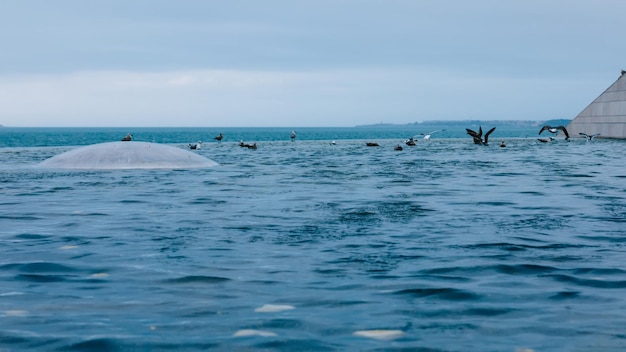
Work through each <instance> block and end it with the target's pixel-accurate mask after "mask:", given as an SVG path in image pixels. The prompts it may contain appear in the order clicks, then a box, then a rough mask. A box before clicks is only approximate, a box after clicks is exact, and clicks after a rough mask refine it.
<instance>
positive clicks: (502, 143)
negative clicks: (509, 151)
mask: <svg viewBox="0 0 626 352" xmlns="http://www.w3.org/2000/svg"><path fill="white" fill-rule="evenodd" d="M505 147H506V144H505V143H504V139H503V140H502V141H500V148H505Z"/></svg>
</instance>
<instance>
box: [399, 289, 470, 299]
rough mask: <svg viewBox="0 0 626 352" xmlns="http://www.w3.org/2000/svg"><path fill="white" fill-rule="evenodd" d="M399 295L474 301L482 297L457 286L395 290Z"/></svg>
mask: <svg viewBox="0 0 626 352" xmlns="http://www.w3.org/2000/svg"><path fill="white" fill-rule="evenodd" d="M394 294H398V295H408V296H413V297H416V298H425V297H436V298H439V299H444V300H448V301H473V300H477V299H479V298H480V296H479V295H477V294H475V293H472V292H468V291H465V290H459V289H455V288H448V287H444V288H411V289H404V290H400V291H396V292H394Z"/></svg>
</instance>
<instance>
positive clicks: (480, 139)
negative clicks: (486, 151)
mask: <svg viewBox="0 0 626 352" xmlns="http://www.w3.org/2000/svg"><path fill="white" fill-rule="evenodd" d="M465 130H466V131H467V134H469V135H470V136H472V138H474V144H482V145H489V135H490V134H491V133H492V132H493V131H495V130H496V128H495V127H493V128H492V129H490V130H489V131H487V133H485V138H484V140H483V137H482V136H483V128H482V127H480V126H479V127H478V132H476V131H473V130H470V129H469V128H466V129H465Z"/></svg>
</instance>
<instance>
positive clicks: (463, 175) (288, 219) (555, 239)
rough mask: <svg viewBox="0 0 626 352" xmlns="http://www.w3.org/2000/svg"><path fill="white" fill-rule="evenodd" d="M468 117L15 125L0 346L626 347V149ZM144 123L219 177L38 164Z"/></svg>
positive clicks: (6, 170)
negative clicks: (394, 122) (217, 125)
mask: <svg viewBox="0 0 626 352" xmlns="http://www.w3.org/2000/svg"><path fill="white" fill-rule="evenodd" d="M463 127H464V126H459V127H458V128H450V127H449V128H448V129H447V130H446V131H444V132H441V134H434V135H433V137H432V139H431V140H430V141H423V140H420V141H419V142H418V144H417V145H416V146H414V147H408V146H404V150H402V151H395V150H394V146H395V145H396V144H402V141H403V140H404V139H405V138H406V137H408V136H410V135H411V134H412V133H414V131H403V130H399V129H397V128H388V129H384V128H381V129H375V128H373V129H362V128H345V129H332V128H328V129H321V128H319V129H313V128H311V129H300V130H297V131H298V138H297V139H296V141H293V142H292V141H290V140H289V137H288V135H289V132H290V130H291V129H287V128H285V129H280V128H274V129H254V128H250V129H223V130H222V131H219V130H218V129H165V128H164V129H134V130H133V131H129V130H127V129H18V128H1V129H0V138H1V139H0V351H21V350H29V351H30V350H37V351H165V350H168V351H170V350H180V351H183V350H184V351H188V350H199V351H511V352H517V351H537V352H539V351H623V350H625V348H626V167H625V164H626V163H625V161H626V142H625V141H616V140H595V141H593V142H591V143H588V142H586V141H584V140H583V139H579V138H572V140H571V141H570V142H566V141H564V140H563V139H562V138H557V140H556V141H554V142H553V143H545V144H544V143H539V142H537V140H536V139H535V137H536V130H535V129H533V130H532V131H526V130H514V129H513V130H506V129H499V130H496V132H494V134H493V135H492V143H491V144H490V145H489V146H479V145H474V144H473V143H472V141H471V138H470V137H469V136H467V135H465V131H464V128H463ZM468 127H470V128H472V127H474V128H475V127H477V126H468ZM128 132H132V133H133V134H134V136H135V138H136V140H143V141H151V142H159V143H167V144H171V145H174V146H177V147H180V148H187V143H193V142H196V141H198V140H203V141H205V143H204V145H203V149H201V150H197V151H194V152H195V153H198V154H200V155H203V156H206V157H208V158H210V159H212V160H214V161H216V162H218V163H219V164H220V165H219V166H217V167H213V168H208V169H195V170H114V171H107V170H76V171H67V170H66V171H62V170H47V169H41V168H38V167H37V164H38V163H39V162H41V161H42V160H45V159H46V158H49V157H51V156H54V155H57V154H59V153H62V152H64V151H67V150H70V149H72V148H75V147H76V146H78V145H85V144H91V143H97V142H105V141H111V140H119V138H121V137H122V136H124V135H125V134H126V133H128ZM218 132H223V133H224V135H225V139H224V140H223V141H222V142H220V143H217V142H215V141H214V140H213V139H212V137H213V136H214V135H216V134H217V133H218ZM417 132H422V131H417ZM529 134H530V135H531V137H528V138H525V137H526V136H527V135H529ZM503 138H504V139H505V140H506V144H507V146H506V148H500V147H499V146H498V145H499V141H500V139H503ZM239 139H243V140H245V141H249V142H257V144H258V149H257V150H250V149H247V148H241V147H239V146H238V145H237V141H238V140H239ZM333 140H334V141H336V144H334V145H333V144H331V141H333ZM369 141H376V142H378V143H379V145H380V146H379V147H366V146H365V142H369Z"/></svg>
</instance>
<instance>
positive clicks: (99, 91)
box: [0, 67, 610, 127]
mask: <svg viewBox="0 0 626 352" xmlns="http://www.w3.org/2000/svg"><path fill="white" fill-rule="evenodd" d="M609 83H610V82H604V83H602V85H603V86H608V84H609ZM584 84H589V81H588V80H580V81H571V80H563V79H561V80H555V79H554V77H552V78H550V79H541V78H515V77H508V76H483V75H480V76H479V75H472V74H470V73H459V72H444V71H438V70H436V69H433V68H426V67H425V68H421V69H415V68H397V69H384V68H359V69H334V70H311V71H263V70H259V71H250V70H181V71H166V72H132V71H83V72H75V73H70V74H55V75H24V76H4V77H0V116H1V117H2V119H3V120H2V121H0V123H2V124H4V125H7V126H294V127H296V126H352V125H357V124H367V123H378V122H380V121H384V122H390V123H409V122H415V121H421V120H431V119H466V118H482V119H524V118H527V119H541V118H554V117H563V118H573V117H574V116H575V115H576V114H577V113H578V112H579V111H578V110H577V109H581V108H582V107H583V106H581V105H580V104H576V106H575V107H573V109H574V110H572V106H571V105H572V104H571V101H572V98H573V97H574V98H575V97H576V95H575V94H576V93H575V92H576V91H578V92H580V91H581V87H582V86H583V85H584ZM601 88H602V87H601V86H599V87H598V90H597V91H598V92H599V91H600V90H601ZM577 94H579V95H580V93H577ZM592 98H593V96H587V97H585V98H584V100H583V101H587V100H588V101H591V99H592ZM568 104H569V105H570V106H568ZM568 109H569V110H568ZM560 111H569V115H567V116H563V115H562V114H560V113H559V112H560Z"/></svg>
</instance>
